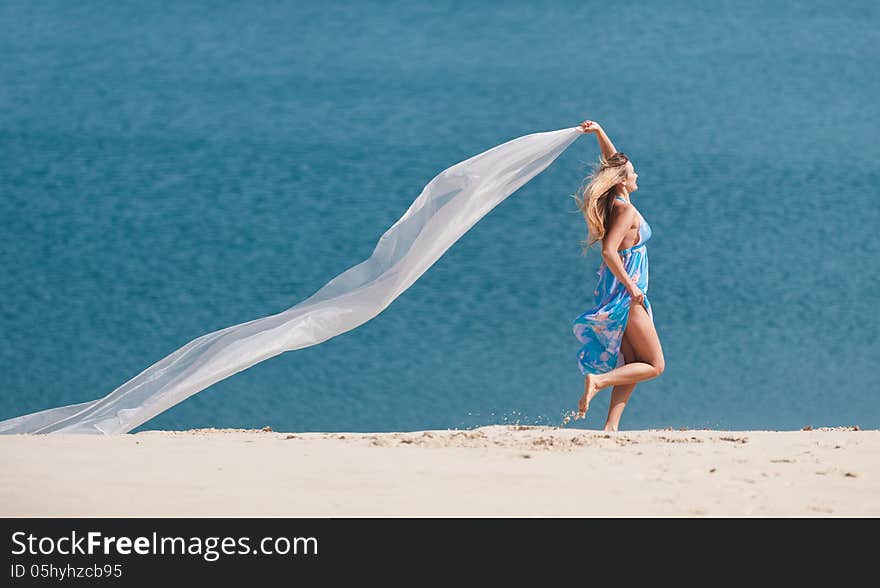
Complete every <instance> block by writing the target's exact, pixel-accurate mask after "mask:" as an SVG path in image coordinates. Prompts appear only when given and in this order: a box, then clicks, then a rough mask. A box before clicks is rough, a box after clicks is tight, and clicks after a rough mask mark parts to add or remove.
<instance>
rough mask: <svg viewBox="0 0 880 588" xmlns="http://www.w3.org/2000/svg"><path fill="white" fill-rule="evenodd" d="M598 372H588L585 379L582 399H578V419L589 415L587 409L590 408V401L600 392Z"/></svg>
mask: <svg viewBox="0 0 880 588" xmlns="http://www.w3.org/2000/svg"><path fill="white" fill-rule="evenodd" d="M596 380H597V376H596V374H587V377H586V378H585V379H584V395H583V396H581V399H580V400H579V401H578V413H577V416H576V417H575V418H576V419H582V418H584V417H585V416H586V415H587V410H588V409H589V408H590V401H591V400H592V399H593V397H595V396H596V394H598V393H599V390H601V388H599V383H598V382H597V381H596Z"/></svg>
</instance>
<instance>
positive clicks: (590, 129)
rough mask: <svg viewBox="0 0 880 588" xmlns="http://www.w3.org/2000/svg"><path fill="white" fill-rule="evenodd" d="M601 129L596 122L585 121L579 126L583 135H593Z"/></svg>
mask: <svg viewBox="0 0 880 588" xmlns="http://www.w3.org/2000/svg"><path fill="white" fill-rule="evenodd" d="M601 128H602V127H601V126H600V125H599V123H597V122H596V121H592V120H585V121H584V122H582V123H581V124H580V129H581V132H583V133H595V132H597V131H598V130H599V129H601Z"/></svg>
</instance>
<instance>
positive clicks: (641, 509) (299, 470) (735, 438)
mask: <svg viewBox="0 0 880 588" xmlns="http://www.w3.org/2000/svg"><path fill="white" fill-rule="evenodd" d="M267 429H268V428H267ZM878 455H880V431H876V430H859V429H858V427H836V428H817V429H814V430H800V431H717V430H681V429H679V430H672V429H665V430H645V431H621V432H618V433H603V432H600V431H587V430H578V429H566V428H558V427H534V426H487V427H481V428H477V429H471V430H462V431H456V430H436V431H414V432H396V433H280V432H274V431H271V430H241V429H238V430H231V429H198V430H190V431H145V432H141V433H137V434H133V435H119V436H87V435H10V436H0V464H2V467H0V505H2V506H0V515H2V516H4V517H13V516H15V517H19V516H20V517H42V516H47V517H48V516H53V517H54V516H61V517H72V516H108V517H115V516H135V517H146V516H197V517H200V516H320V517H328V516H329V517H343V516H344V517H357V516H609V517H625V516H688V517H690V516H724V517H728V516H733V517H739V516H785V517H789V516H797V517H803V516H807V517H814V516H872V517H873V516H878V515H880V466H878V463H880V460H878V459H877V456H878Z"/></svg>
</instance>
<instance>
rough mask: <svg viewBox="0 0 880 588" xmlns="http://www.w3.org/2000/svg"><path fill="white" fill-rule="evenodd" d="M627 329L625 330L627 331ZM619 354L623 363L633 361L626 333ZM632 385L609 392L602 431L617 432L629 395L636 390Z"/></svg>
mask: <svg viewBox="0 0 880 588" xmlns="http://www.w3.org/2000/svg"><path fill="white" fill-rule="evenodd" d="M628 330H629V329H627V331H628ZM620 353H621V354H622V355H623V359H624V362H632V361H635V351H633V348H632V345H630V343H629V338H628V337H627V333H626V332H625V333H624V334H623V340H622V341H621V343H620ZM636 385H637V384H635V383H633V384H618V385H617V386H615V387H614V388H613V389H612V390H611V404H609V405H608V418H606V419H605V428H604V429H603V430H604V431H617V429H618V428H619V427H620V417H621V416H623V409H624V408H626V403H627V402H628V401H629V397H630V395H631V394H632V393H633V390H635V389H636Z"/></svg>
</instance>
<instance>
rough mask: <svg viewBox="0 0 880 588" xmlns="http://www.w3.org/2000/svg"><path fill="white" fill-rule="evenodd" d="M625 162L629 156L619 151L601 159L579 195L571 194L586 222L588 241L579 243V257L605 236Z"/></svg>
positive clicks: (623, 179) (622, 179)
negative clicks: (580, 249) (580, 247)
mask: <svg viewBox="0 0 880 588" xmlns="http://www.w3.org/2000/svg"><path fill="white" fill-rule="evenodd" d="M628 161H629V157H627V156H626V154H625V153H622V152H620V151H617V152H615V153H614V154H613V155H611V157H609V158H608V159H605V158H604V157H600V158H599V163H598V164H596V163H594V164H593V169H592V172H591V173H590V174H589V175H588V176H587V177H586V178H584V182H583V184H582V185H581V188H580V189H579V190H578V192H577V193H576V194H572V198H574V200H575V202H577V207H578V209H580V211H581V213H582V214H583V215H584V219H585V220H586V221H587V239H586V240H585V241H581V245H583V246H584V247H583V248H582V251H581V255H586V253H587V251H588V250H589V248H590V247H591V246H592V245H593V243H595V242H596V241H599V240H600V239H603V238H604V237H605V232H606V228H607V227H606V224H607V222H608V219H609V218H610V216H611V207H612V206H613V204H614V197H615V196H616V195H617V193H618V191H617V187H618V185H619V184H620V183H621V182H623V181H625V180H626V174H627V168H626V163H627V162H628Z"/></svg>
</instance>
